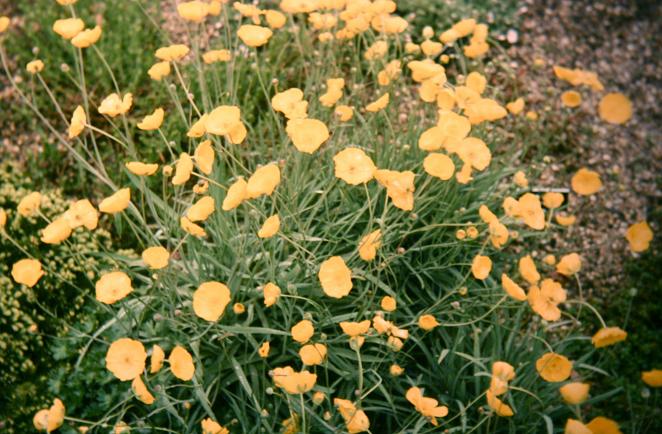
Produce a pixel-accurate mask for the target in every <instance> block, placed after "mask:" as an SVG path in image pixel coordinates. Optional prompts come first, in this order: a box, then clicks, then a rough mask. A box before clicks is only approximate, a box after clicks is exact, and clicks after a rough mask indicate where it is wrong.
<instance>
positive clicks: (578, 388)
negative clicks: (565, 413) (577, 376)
mask: <svg viewBox="0 0 662 434" xmlns="http://www.w3.org/2000/svg"><path fill="white" fill-rule="evenodd" d="M590 388H591V385H590V384H587V383H578V382H575V383H568V384H565V385H563V386H561V388H559V392H561V396H562V397H563V400H564V401H565V402H567V403H568V404H570V405H578V404H581V403H582V402H584V401H586V399H587V398H588V391H589V389H590Z"/></svg>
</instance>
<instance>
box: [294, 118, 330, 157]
mask: <svg viewBox="0 0 662 434" xmlns="http://www.w3.org/2000/svg"><path fill="white" fill-rule="evenodd" d="M285 130H286V132H287V135H288V136H289V138H290V139H291V140H292V143H293V144H294V147H295V148H297V149H298V150H299V151H301V152H305V153H306V154H312V153H313V152H315V151H316V150H317V149H319V147H320V146H321V145H322V143H324V142H326V141H327V140H328V139H329V129H328V128H327V127H326V125H325V124H324V122H322V121H320V120H317V119H290V120H289V121H288V122H287V127H286V128H285Z"/></svg>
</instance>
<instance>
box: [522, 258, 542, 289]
mask: <svg viewBox="0 0 662 434" xmlns="http://www.w3.org/2000/svg"><path fill="white" fill-rule="evenodd" d="M519 274H521V275H522V277H523V278H524V280H526V281H527V282H529V283H530V284H531V285H535V284H537V283H538V281H539V280H540V273H538V269H537V268H536V264H535V262H533V258H532V257H531V255H526V256H522V257H521V258H520V260H519Z"/></svg>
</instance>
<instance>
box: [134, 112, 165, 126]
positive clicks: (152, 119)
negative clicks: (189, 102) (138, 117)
mask: <svg viewBox="0 0 662 434" xmlns="http://www.w3.org/2000/svg"><path fill="white" fill-rule="evenodd" d="M164 116H165V111H164V110H163V109H162V108H161V107H159V108H157V109H156V110H154V112H153V113H152V114H151V115H147V116H145V117H144V118H143V120H142V122H138V128H140V129H141V130H144V131H153V130H158V129H159V128H161V124H162V123H163V117H164Z"/></svg>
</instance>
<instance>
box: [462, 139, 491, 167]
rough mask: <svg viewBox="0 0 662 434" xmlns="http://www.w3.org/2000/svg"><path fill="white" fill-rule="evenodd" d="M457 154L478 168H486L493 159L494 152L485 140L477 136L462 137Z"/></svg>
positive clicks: (465, 161) (466, 162)
mask: <svg viewBox="0 0 662 434" xmlns="http://www.w3.org/2000/svg"><path fill="white" fill-rule="evenodd" d="M456 152H457V155H458V156H459V157H460V159H461V160H462V161H463V162H464V163H465V164H469V165H471V167H473V168H474V169H476V170H481V171H482V170H485V169H486V168H487V166H489V165H490V161H492V153H491V152H490V148H488V147H487V145H486V144H485V142H483V141H482V140H480V139H478V138H476V137H467V138H465V139H462V141H461V142H460V143H459V144H458V146H457V149H456Z"/></svg>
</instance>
